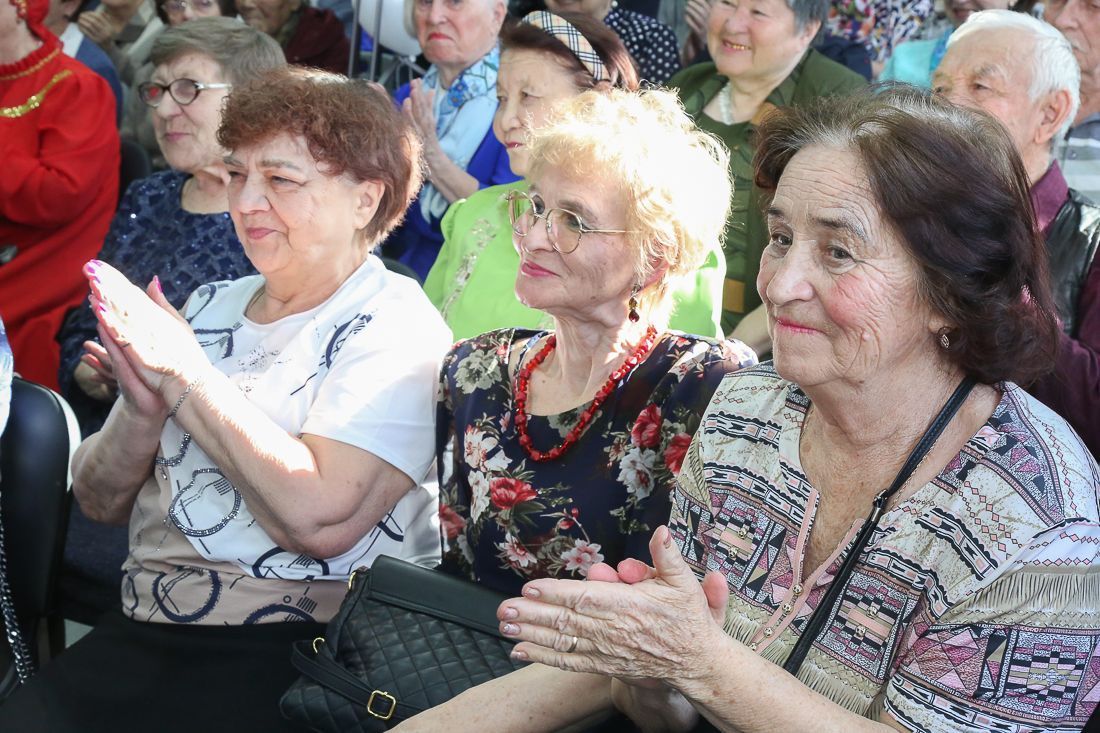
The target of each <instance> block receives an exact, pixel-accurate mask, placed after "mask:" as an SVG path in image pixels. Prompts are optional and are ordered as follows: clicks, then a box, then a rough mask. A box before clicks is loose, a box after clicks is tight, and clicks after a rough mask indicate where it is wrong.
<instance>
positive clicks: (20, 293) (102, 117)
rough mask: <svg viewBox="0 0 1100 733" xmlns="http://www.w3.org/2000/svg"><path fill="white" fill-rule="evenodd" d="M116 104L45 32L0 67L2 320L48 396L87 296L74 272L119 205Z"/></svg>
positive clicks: (29, 373)
mask: <svg viewBox="0 0 1100 733" xmlns="http://www.w3.org/2000/svg"><path fill="white" fill-rule="evenodd" d="M114 105H115V102H114V97H113V95H112V94H111V88H110V87H109V86H108V85H107V82H105V81H104V80H103V79H102V78H101V77H100V76H98V75H97V74H96V73H95V72H93V71H91V70H90V69H88V68H87V67H86V66H84V65H83V64H81V63H79V62H77V61H75V60H73V59H71V58H69V57H68V56H66V55H65V54H64V53H62V52H61V48H60V45H59V43H58V41H57V39H56V38H55V37H54V36H52V35H49V34H46V38H45V41H44V43H43V44H42V47H41V48H39V49H38V50H37V51H35V52H34V53H32V54H30V55H29V56H26V57H24V58H23V59H22V60H21V61H18V62H16V63H14V64H8V65H0V170H2V173H0V248H3V249H0V254H4V253H6V254H8V255H10V254H11V252H12V246H14V247H15V248H16V249H15V250H14V252H15V254H14V256H13V257H12V258H11V259H10V261H8V262H7V263H6V264H0V318H3V320H4V325H5V327H6V328H7V331H8V339H9V340H10V341H11V348H12V353H13V354H14V356H15V370H16V371H17V372H19V373H21V374H22V375H23V376H24V377H25V378H27V379H30V380H33V381H35V382H40V383H42V384H45V385H47V386H50V387H53V388H55V389H56V386H57V366H58V345H57V342H56V341H54V335H55V334H56V333H57V331H58V328H59V327H60V326H61V320H62V318H63V317H64V315H65V312H66V311H67V310H68V309H69V308H72V307H73V306H75V305H77V304H78V303H80V301H81V300H82V299H83V298H85V297H86V296H87V294H88V288H87V283H86V282H85V280H84V277H83V275H82V274H81V266H82V265H83V264H84V263H85V262H86V261H87V260H89V259H90V258H92V257H95V254H96V252H98V251H99V248H100V246H101V245H102V244H103V238H104V236H105V235H106V234H107V227H108V225H109V224H110V222H111V217H112V216H113V214H114V210H115V205H116V203H117V200H118V173H119V142H118V130H117V129H116V128H115V107H114ZM5 259H6V258H5Z"/></svg>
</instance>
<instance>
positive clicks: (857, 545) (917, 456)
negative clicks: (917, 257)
mask: <svg viewBox="0 0 1100 733" xmlns="http://www.w3.org/2000/svg"><path fill="white" fill-rule="evenodd" d="M976 381H977V380H975V379H974V378H973V377H966V378H965V379H964V380H963V381H962V382H961V383H960V384H959V386H958V387H956V388H955V391H954V392H953V393H952V394H951V397H949V398H948V400H947V403H946V404H944V406H943V409H942V410H940V412H939V414H938V415H936V417H935V419H933V420H932V424H931V425H929V426H928V429H927V430H925V431H924V435H923V436H921V439H920V440H919V441H917V445H916V447H915V448H913V452H912V453H910V454H909V458H907V459H906V461H905V463H904V464H902V467H901V470H900V471H898V475H897V476H896V477H895V478H894V481H893V482H892V483H891V484H890V486H889V488H887V489H886V490H885V491H883V492H882V493H881V494H879V495H878V496H877V497H875V502H874V505H873V507H872V509H871V514H870V516H868V517H867V519H866V521H864V523H863V526H862V527H861V528H860V530H859V534H857V535H856V539H855V541H854V542H853V543H852V549H851V551H850V552H849V553H848V555H847V557H845V558H844V563H843V564H842V565H841V566H840V570H839V571H838V572H837V574H836V577H834V578H833V582H832V584H831V585H830V586H829V590H828V591H827V592H826V593H825V597H824V598H822V599H821V603H819V604H818V606H817V609H816V610H815V611H814V614H813V616H811V617H810V620H809V622H808V623H807V624H806V628H805V629H804V630H803V631H802V635H801V636H799V637H798V642H797V643H795V645H794V649H792V650H791V653H790V656H788V657H787V661H786V662H784V663H783V669H785V670H787V671H788V672H790V673H791V674H793V675H797V674H798V670H799V669H800V668H801V667H802V662H803V661H805V659H806V654H807V653H809V651H810V647H812V646H813V643H814V640H815V639H816V638H817V636H818V634H820V633H821V629H822V627H823V626H824V625H825V624H826V623H827V622H828V620H829V619H830V618H831V617H832V609H833V606H835V605H836V604H837V602H838V601H839V600H840V596H841V594H842V593H843V592H844V586H845V585H847V584H848V578H849V577H851V575H852V571H853V570H854V569H855V566H856V562H857V561H858V560H859V556H860V555H861V554H863V548H864V547H866V546H867V543H868V541H870V539H871V535H872V534H873V533H874V531H875V527H876V526H878V520H879V517H880V516H882V512H883V510H884V509H885V507H886V502H888V501H889V500H890V497H891V496H893V495H894V494H896V493H897V492H898V489H900V488H901V487H902V486H904V485H905V482H906V481H908V480H909V477H910V476H912V475H913V471H915V470H917V466H918V465H920V462H921V460H922V459H923V458H924V457H925V456H926V455H927V454H928V451H930V450H932V446H933V445H935V443H936V440H937V439H939V437H940V435H941V434H942V433H943V431H944V428H946V427H947V424H948V423H950V422H951V418H953V417H954V416H955V413H956V412H958V411H959V408H960V407H962V404H963V402H965V401H966V398H967V397H968V396H969V395H970V391H971V390H972V389H974V385H975V383H976Z"/></svg>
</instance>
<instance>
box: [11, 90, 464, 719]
mask: <svg viewBox="0 0 1100 733" xmlns="http://www.w3.org/2000/svg"><path fill="white" fill-rule="evenodd" d="M218 138H219V141H220V142H221V144H222V146H223V147H224V148H225V149H226V150H228V151H229V154H228V156H227V157H226V165H227V167H228V169H229V177H230V182H229V211H230V214H231V215H232V218H233V223H234V225H235V226H236V229H237V235H238V237H239V238H240V240H241V243H242V245H243V246H244V249H245V252H246V254H247V255H248V258H249V259H250V260H251V262H252V264H253V265H254V266H255V267H256V270H257V271H258V272H259V273H260V274H259V275H256V276H251V277H245V278H242V279H239V280H235V281H232V282H216V283H210V284H207V285H203V286H201V287H199V288H198V289H197V290H196V291H195V292H194V293H193V294H192V296H191V298H190V299H189V300H188V301H187V304H186V305H185V306H184V308H183V310H182V312H181V313H177V312H176V311H175V310H173V309H172V307H171V306H170V305H169V304H168V303H167V301H166V300H165V299H164V296H163V294H162V293H161V292H160V291H159V289H158V288H157V284H156V281H154V282H153V283H152V284H150V286H149V287H148V288H147V290H145V291H143V290H141V289H139V288H137V287H135V286H134V285H131V284H130V283H129V282H127V281H126V280H125V278H123V277H122V276H121V275H120V274H119V273H118V272H117V271H116V270H114V269H113V268H111V267H110V266H109V265H106V264H104V263H101V262H97V261H92V262H90V263H88V265H87V267H86V268H85V272H86V274H87V276H88V279H89V281H90V283H91V288H92V306H93V310H95V312H96V314H97V317H98V319H99V333H100V337H101V338H102V341H103V346H104V347H105V349H106V354H105V355H102V358H104V359H109V360H110V361H111V362H112V366H113V370H114V374H115V375H116V377H117V379H118V383H119V387H120V389H121V398H120V399H119V400H118V401H117V402H116V404H115V406H114V408H113V409H112V411H111V414H110V416H109V417H108V419H107V423H106V425H104V427H103V430H102V431H100V432H99V433H96V434H95V435H93V436H91V437H90V438H88V440H86V441H85V442H84V443H83V444H82V445H81V447H80V449H79V450H78V452H77V454H76V456H75V457H74V459H73V477H74V484H73V491H74V493H75V495H76V497H77V499H78V500H79V501H80V503H81V505H82V507H83V509H84V511H85V513H86V514H88V515H89V516H90V517H92V518H93V519H98V520H100V521H107V522H116V523H124V522H127V521H129V526H130V555H129V557H128V559H127V561H126V563H125V566H124V570H125V577H124V579H123V584H122V609H121V611H122V612H121V613H115V614H114V615H113V616H110V617H108V618H106V619H105V620H104V621H102V622H101V623H100V624H99V625H98V626H97V627H96V628H95V629H94V630H93V631H92V632H91V633H90V634H89V635H88V636H87V637H86V638H85V639H84V640H82V641H81V642H80V643H78V644H77V645H75V646H74V647H73V648H72V649H70V650H68V651H67V652H66V653H65V654H64V655H62V656H61V657H60V658H59V659H58V660H57V661H56V662H54V663H52V664H51V665H50V666H49V667H47V668H46V669H44V670H43V671H42V673H41V674H40V675H39V677H37V678H36V679H35V680H34V681H33V682H32V683H31V684H30V685H28V686H27V687H26V688H24V689H23V690H22V691H21V692H20V693H19V694H18V695H16V696H15V697H14V698H13V699H12V700H11V701H9V702H8V703H6V704H5V705H4V706H3V708H0V728H4V729H10V730H50V731H69V730H72V731H77V730H79V731H83V732H86V731H91V730H101V729H102V730H110V731H120V730H150V729H154V728H155V729H156V730H179V731H193V730H205V731H210V730H215V731H245V730H249V731H252V730H256V731H259V730H262V731H274V730H284V729H285V728H286V726H287V724H286V723H285V722H284V721H282V720H281V719H280V716H279V714H278V709H277V701H278V697H279V695H280V694H281V692H282V691H283V690H285V688H286V687H287V686H289V684H290V682H291V681H292V679H293V676H294V674H293V671H292V669H291V667H290V663H289V651H288V650H289V643H290V642H291V641H293V640H297V639H303V638H311V637H313V636H316V635H318V634H319V633H320V630H321V629H322V628H323V626H322V624H324V623H325V622H326V621H328V620H329V618H330V617H331V616H332V615H333V614H334V613H335V611H336V609H337V608H338V606H339V604H340V601H341V600H342V598H343V595H344V591H345V589H346V580H347V577H348V576H349V574H350V572H351V570H352V569H353V568H356V567H360V566H363V565H369V564H370V563H371V561H372V560H373V558H374V557H376V556H377V555H379V554H381V553H385V554H389V555H399V556H403V557H405V558H408V559H411V560H414V561H416V560H428V559H431V558H433V557H437V556H438V539H437V537H438V535H437V534H436V533H435V531H434V530H433V529H432V528H431V524H430V519H431V516H432V515H433V514H434V513H435V501H434V497H432V496H430V495H429V494H428V492H427V491H425V490H424V489H421V488H417V486H416V485H417V482H418V481H420V480H421V479H422V478H424V476H425V474H426V472H427V470H428V468H429V466H430V465H431V463H432V444H433V410H434V397H435V381H436V376H437V374H438V369H439V365H440V361H441V359H442V357H443V354H444V352H445V351H446V350H447V348H448V346H449V344H450V332H449V331H448V330H447V328H446V326H445V325H444V324H443V322H442V320H441V319H440V317H439V315H438V313H437V312H436V311H435V309H434V308H433V307H432V305H431V304H430V303H429V301H428V300H427V298H426V297H425V296H424V294H423V292H422V291H420V289H419V288H418V287H417V286H416V284H415V283H413V282H411V281H409V280H408V279H407V278H402V277H399V276H395V275H391V274H389V273H388V271H387V270H386V269H385V268H384V267H383V265H382V263H381V261H380V260H379V259H378V258H377V257H375V256H373V255H372V254H371V250H372V248H373V247H374V245H375V244H376V243H377V242H378V241H379V240H380V239H381V238H382V237H384V236H385V234H386V233H387V232H388V231H389V230H390V229H391V228H392V227H393V226H394V224H395V223H396V222H397V221H398V220H399V219H400V218H401V216H402V214H403V212H404V211H405V208H406V207H407V206H408V202H409V201H410V200H411V199H412V197H413V196H414V195H415V193H416V189H417V187H418V185H419V182H420V158H419V156H420V146H419V143H418V141H417V137H416V135H415V133H414V132H413V130H412V127H411V125H410V124H409V123H408V122H406V121H404V119H403V118H402V117H401V115H400V114H399V113H398V112H397V110H396V109H394V107H393V104H392V103H391V102H390V101H389V99H388V97H387V96H386V94H385V92H383V91H382V89H381V88H380V87H377V86H375V85H370V84H366V83H362V82H352V81H348V80H347V79H345V78H343V77H339V76H334V75H329V74H323V73H320V72H308V71H303V70H290V69H282V70H278V71H275V72H271V73H269V74H267V75H265V76H263V77H262V78H260V79H258V80H257V81H255V82H253V83H252V84H250V85H249V86H247V87H244V88H241V89H238V90H235V91H234V93H233V94H232V95H231V96H230V97H229V100H228V103H227V106H226V109H225V112H224V115H223V118H222V125H221V128H220V129H219V131H218ZM410 333H414V334H416V337H415V338H408V334H410ZM108 659H109V660H111V674H109V675H103V674H102V667H103V665H104V663H105V661H106V660H108Z"/></svg>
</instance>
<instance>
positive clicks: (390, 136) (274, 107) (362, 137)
mask: <svg viewBox="0 0 1100 733" xmlns="http://www.w3.org/2000/svg"><path fill="white" fill-rule="evenodd" d="M194 22H196V21H192V23H194ZM281 134H286V135H291V136H297V137H300V138H302V139H303V140H305V143H306V146H307V147H308V148H309V152H310V155H312V156H313V157H314V159H315V160H316V161H317V162H318V163H323V164H324V165H325V166H326V168H327V170H326V172H327V173H328V174H330V175H334V176H339V175H343V174H347V175H349V176H350V177H351V178H353V179H355V180H356V181H358V182H362V181H377V182H379V183H381V184H382V185H383V187H384V191H383V193H382V198H381V200H380V201H379V202H378V210H377V211H376V212H375V215H374V218H373V219H372V220H371V222H370V223H369V224H368V225H367V227H366V229H365V231H364V234H365V236H366V238H367V242H368V244H371V245H373V244H375V243H377V242H379V241H381V240H382V239H383V238H385V236H386V235H387V234H389V233H390V231H391V230H392V229H393V228H394V227H395V226H397V225H398V224H399V223H400V222H401V219H402V217H403V216H404V214H405V210H406V209H407V208H408V207H409V203H410V202H411V201H412V199H413V198H414V197H415V196H416V194H417V192H418V191H419V190H420V183H421V181H422V180H423V177H424V173H423V162H422V159H421V145H420V138H419V137H417V135H416V132H415V131H414V130H413V128H412V125H411V123H409V122H408V121H407V120H406V119H405V117H404V116H403V115H402V114H401V113H400V112H398V111H397V108H396V107H395V106H394V104H393V101H392V100H391V99H390V97H389V95H387V94H386V92H385V91H384V90H383V89H382V87H380V86H378V85H377V84H373V83H371V82H366V81H355V80H350V79H348V78H347V77H344V76H340V75H339V74H331V73H328V72H323V71H317V70H315V69H303V68H300V67H293V66H288V67H285V68H282V69H277V70H275V71H272V72H270V73H267V74H264V75H263V76H261V77H259V78H258V79H256V80H255V81H253V82H252V83H250V84H248V85H246V86H244V87H241V88H238V89H234V90H233V92H232V93H231V94H230V95H229V98H228V100H227V101H226V106H225V111H224V112H223V113H222V123H221V127H219V128H218V142H219V143H221V146H222V147H223V148H225V149H226V150H230V151H233V150H237V149H239V148H242V147H247V146H250V145H259V144H262V143H264V142H266V141H267V140H270V139H271V138H273V137H276V136H278V135H281Z"/></svg>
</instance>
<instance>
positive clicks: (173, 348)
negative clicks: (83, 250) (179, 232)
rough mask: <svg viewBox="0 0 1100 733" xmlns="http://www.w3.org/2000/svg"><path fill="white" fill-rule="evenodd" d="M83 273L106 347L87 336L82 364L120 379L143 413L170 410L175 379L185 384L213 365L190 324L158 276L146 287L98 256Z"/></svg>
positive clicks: (103, 377)
mask: <svg viewBox="0 0 1100 733" xmlns="http://www.w3.org/2000/svg"><path fill="white" fill-rule="evenodd" d="M84 275H85V277H87V278H88V284H89V286H90V287H91V291H92V293H91V296H90V297H89V299H88V300H89V303H90V305H91V308H92V312H93V313H94V314H95V316H96V320H97V324H96V329H97V330H98V332H99V338H100V340H101V341H102V346H101V345H100V344H97V343H95V342H94V341H85V342H84V350H85V353H84V355H83V356H82V357H81V363H82V364H84V365H86V366H87V367H88V368H90V369H91V370H92V371H93V372H94V375H95V376H94V377H93V378H92V379H94V380H96V381H98V382H100V383H102V384H104V385H106V386H111V385H116V384H117V388H118V389H119V391H120V393H121V395H122V398H123V399H124V400H125V401H126V402H127V403H128V404H129V405H130V406H131V407H132V408H135V409H136V410H137V412H138V413H139V414H141V415H144V416H156V415H164V414H167V411H168V410H167V404H168V402H169V400H170V399H174V397H170V396H169V395H168V394H167V393H168V392H170V391H171V390H172V384H173V381H174V380H175V381H178V382H182V383H183V386H186V384H187V383H189V382H190V381H192V380H194V379H196V378H198V377H199V376H200V375H201V374H203V373H204V370H205V369H207V368H209V361H207V359H206V356H205V354H204V353H203V351H202V348H201V347H200V346H199V344H198V341H197V340H196V339H195V335H194V333H193V332H192V331H191V327H190V326H189V325H188V323H187V321H186V320H184V318H183V317H182V316H181V315H180V314H179V312H178V311H176V309H175V308H173V307H172V304H171V303H169V302H168V300H167V299H166V298H165V297H164V293H163V292H162V291H161V288H160V281H159V280H158V279H157V278H153V281H152V282H150V283H149V286H148V287H147V288H146V290H144V291H143V290H141V289H140V288H138V287H135V286H134V285H133V284H131V283H130V281H128V280H127V279H126V278H125V277H124V276H123V275H122V273H120V272H119V271H118V270H116V269H115V268H113V267H111V266H110V265H108V264H106V263H105V262H101V261H99V260H91V261H89V262H88V263H87V264H86V265H85V266H84ZM183 386H178V387H177V388H176V391H180V390H182V389H183Z"/></svg>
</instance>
